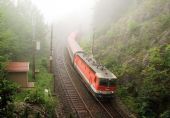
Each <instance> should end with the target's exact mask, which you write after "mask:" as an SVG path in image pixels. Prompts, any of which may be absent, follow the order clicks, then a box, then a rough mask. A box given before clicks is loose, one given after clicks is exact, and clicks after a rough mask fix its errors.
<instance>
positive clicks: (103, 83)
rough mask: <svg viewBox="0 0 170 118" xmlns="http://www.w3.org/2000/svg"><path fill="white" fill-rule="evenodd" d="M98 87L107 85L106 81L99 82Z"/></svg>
mask: <svg viewBox="0 0 170 118" xmlns="http://www.w3.org/2000/svg"><path fill="white" fill-rule="evenodd" d="M99 85H100V86H107V85H108V83H107V80H105V79H103V80H100V82H99Z"/></svg>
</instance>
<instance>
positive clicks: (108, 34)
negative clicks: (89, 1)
mask: <svg viewBox="0 0 170 118" xmlns="http://www.w3.org/2000/svg"><path fill="white" fill-rule="evenodd" d="M123 1H126V0H120V1H116V0H106V1H102V0H101V1H99V2H98V4H97V6H96V9H95V13H96V14H95V15H97V16H98V17H97V18H96V17H95V18H94V22H96V20H97V24H95V27H96V28H95V39H94V41H95V43H94V56H95V58H96V59H97V60H98V61H99V62H101V63H102V64H104V65H105V66H106V67H107V68H109V69H110V70H111V71H112V72H113V73H114V74H115V75H116V76H117V77H118V79H119V80H118V91H117V95H118V96H120V98H121V99H122V100H123V102H124V103H125V104H126V105H127V106H128V108H129V109H130V110H131V111H132V112H134V113H136V115H137V116H138V117H147V118H156V117H161V118H168V117H169V116H170V101H169V100H170V44H169V43H170V1H169V0H142V1H139V0H129V1H130V2H131V4H126V5H125V4H123ZM104 3H105V4H106V5H105V6H103V7H99V6H101V4H104ZM115 3H119V6H120V8H119V9H117V10H115V11H112V10H109V9H112V8H114V6H115V5H117V4H115ZM107 4H109V6H107ZM106 6H107V8H106ZM124 6H126V7H124ZM122 7H123V10H122V9H121V8H122ZM100 11H102V12H100ZM114 12H117V14H119V17H114V14H115V13H114ZM105 13H107V14H109V17H107V15H105ZM103 14H104V15H105V17H100V16H103ZM111 15H113V16H112V17H110V16H111ZM105 19H110V21H107V20H105ZM111 21H112V22H111ZM102 22H104V24H102ZM101 24H102V25H101ZM83 42H85V40H83V41H82V43H83ZM88 43H89V42H86V44H88ZM82 46H83V47H84V48H85V49H86V50H89V48H90V47H89V46H86V45H82Z"/></svg>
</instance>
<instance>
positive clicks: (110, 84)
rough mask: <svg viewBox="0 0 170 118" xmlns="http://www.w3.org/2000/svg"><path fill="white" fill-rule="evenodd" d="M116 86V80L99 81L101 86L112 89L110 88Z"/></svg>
mask: <svg viewBox="0 0 170 118" xmlns="http://www.w3.org/2000/svg"><path fill="white" fill-rule="evenodd" d="M115 84H116V80H115V79H111V80H109V79H100V81H99V85H100V86H108V87H110V86H114V85H115Z"/></svg>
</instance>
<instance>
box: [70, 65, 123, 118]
mask: <svg viewBox="0 0 170 118" xmlns="http://www.w3.org/2000/svg"><path fill="white" fill-rule="evenodd" d="M68 65H69V66H70V68H71V69H72V70H73V71H74V72H75V73H77V71H75V69H74V68H73V67H72V65H71V64H70V63H68ZM80 81H81V82H82V83H83V84H84V85H85V86H86V88H87V89H88V90H89V91H90V93H91V94H92V95H93V93H92V92H91V90H90V89H89V87H88V86H87V85H86V83H85V82H84V80H82V79H80ZM93 97H94V98H95V100H96V101H97V102H98V103H99V105H100V106H101V107H102V108H103V109H104V111H106V113H107V114H108V115H109V116H110V118H115V116H113V115H112V114H113V113H110V112H109V110H108V109H107V108H108V106H106V105H104V104H103V103H102V102H101V101H100V100H99V99H97V98H96V96H94V95H93ZM109 107H110V108H111V106H109ZM112 108H113V107H112ZM113 110H114V112H116V113H117V114H116V115H119V118H125V117H124V116H123V115H122V114H121V113H119V112H118V111H117V110H116V109H113Z"/></svg>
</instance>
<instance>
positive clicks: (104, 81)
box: [67, 33, 117, 98]
mask: <svg viewBox="0 0 170 118" xmlns="http://www.w3.org/2000/svg"><path fill="white" fill-rule="evenodd" d="M75 38H76V33H72V34H71V35H70V36H69V37H68V45H67V49H68V52H69V54H70V57H71V60H72V62H73V65H74V67H75V68H76V70H77V71H78V73H79V74H80V75H81V77H82V78H83V80H84V82H85V83H86V85H87V86H88V88H90V90H91V91H92V93H93V95H95V96H96V97H98V98H112V97H113V95H114V93H115V91H116V79H117V78H116V76H115V75H114V74H113V73H111V72H110V71H109V70H108V69H106V68H105V67H103V66H101V65H99V64H98V63H97V62H96V61H95V59H94V58H92V57H89V56H88V55H86V54H85V53H84V51H83V50H82V49H81V47H80V46H79V45H78V44H77V42H76V41H75Z"/></svg>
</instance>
